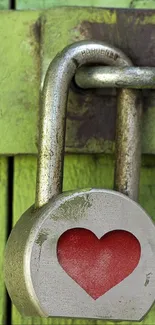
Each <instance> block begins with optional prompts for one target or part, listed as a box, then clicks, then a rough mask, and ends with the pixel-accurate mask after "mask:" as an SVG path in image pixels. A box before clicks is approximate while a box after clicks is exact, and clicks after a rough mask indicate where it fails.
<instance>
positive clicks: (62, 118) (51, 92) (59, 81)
mask: <svg viewBox="0 0 155 325" xmlns="http://www.w3.org/2000/svg"><path fill="white" fill-rule="evenodd" d="M88 63H91V64H97V63H98V64H104V65H111V66H122V67H125V66H131V65H132V62H131V61H130V59H129V58H128V57H127V56H126V55H125V54H124V53H123V52H122V51H120V50H118V49H116V48H115V47H113V46H110V45H108V44H106V43H102V42H98V41H81V42H77V43H74V44H72V45H70V46H68V47H66V48H65V49H64V50H63V51H62V52H61V53H58V55H57V56H56V57H55V58H54V60H53V61H52V62H51V63H50V65H49V67H48V70H47V73H46V76H45V81H44V86H43V92H42V107H41V112H40V128H39V148H38V149H39V154H38V169H37V186H36V201H35V207H36V208H39V207H41V206H43V205H44V204H46V203H47V202H48V201H49V199H51V198H52V197H54V196H56V195H58V194H59V193H61V191H62V175H63V159H64V145H65V128H66V108H67V99H68V92H69V87H70V83H71V80H72V78H73V76H74V75H75V72H76V70H77V69H78V68H79V67H80V66H82V65H84V64H88ZM129 91H130V96H132V90H125V92H126V93H127V92H129ZM134 98H135V96H134ZM130 114H131V112H130V110H129V115H130ZM128 117H129V119H130V116H128ZM136 127H137V126H135V127H133V128H132V131H133V132H134V136H135V131H134V130H136ZM133 129H134V130H133ZM136 132H137V133H136V136H138V137H139V130H138V131H136ZM133 146H134V143H133ZM133 150H134V149H133ZM135 160H137V161H138V166H139V153H138V155H137V156H136V157H135ZM135 160H134V162H135ZM136 164H137V162H136ZM116 170H118V168H117V166H116ZM116 175H118V172H116ZM132 177H133V178H134V177H135V175H132ZM116 183H117V182H116ZM136 191H137V190H136ZM130 196H132V195H130Z"/></svg>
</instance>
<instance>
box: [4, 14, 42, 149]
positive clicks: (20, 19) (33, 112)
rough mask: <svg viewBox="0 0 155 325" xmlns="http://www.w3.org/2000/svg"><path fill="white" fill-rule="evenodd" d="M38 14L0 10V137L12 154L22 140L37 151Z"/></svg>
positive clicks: (5, 147)
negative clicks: (0, 90)
mask: <svg viewBox="0 0 155 325" xmlns="http://www.w3.org/2000/svg"><path fill="white" fill-rule="evenodd" d="M38 17H39V12H38V11H29V12H28V11H26V12H24V11H23V12H22V13H19V12H17V11H0V39H1V44H3V46H0V58H1V60H0V84H1V89H3V91H2V92H1V96H0V112H1V118H0V137H1V138H3V141H0V147H2V148H3V150H4V151H3V154H6V150H7V149H9V151H10V154H11V153H13V152H14V150H16V149H17V147H16V144H17V142H18V143H19V145H21V144H22V143H23V149H24V152H25V150H26V147H25V142H26V143H27V148H31V147H32V146H34V148H35V150H36V146H35V141H36V140H35V136H36V126H37V109H38V107H39V86H40V62H39V43H38V34H37V31H38V30H37V19H38ZM30 120H32V121H33V123H30ZM34 127H35V130H34ZM23 130H24V132H23ZM1 132H2V133H1ZM28 134H29V135H30V137H28ZM26 139H27V140H28V142H27V140H26ZM18 149H19V147H18ZM18 149H17V152H20V151H18ZM0 154H2V151H1V150H0Z"/></svg>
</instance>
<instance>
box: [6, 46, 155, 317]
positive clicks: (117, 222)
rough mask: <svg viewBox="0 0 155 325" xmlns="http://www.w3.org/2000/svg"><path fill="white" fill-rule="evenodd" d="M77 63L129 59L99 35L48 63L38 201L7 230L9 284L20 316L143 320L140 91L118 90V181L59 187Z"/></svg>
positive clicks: (152, 261) (146, 228)
mask: <svg viewBox="0 0 155 325" xmlns="http://www.w3.org/2000/svg"><path fill="white" fill-rule="evenodd" d="M84 64H102V65H103V64H104V65H112V66H131V65H132V62H131V61H130V59H129V58H128V57H127V56H126V55H125V54H124V53H123V52H122V51H120V50H118V49H116V48H114V47H113V46H110V45H107V44H106V43H102V42H98V41H81V42H77V43H75V44H72V45H70V46H68V47H67V48H65V49H64V50H63V51H62V52H61V53H59V54H58V55H57V56H56V57H55V59H54V60H53V61H52V62H51V63H50V65H49V68H48V71H47V73H46V77H45V81H44V88H43V98H42V109H41V113H40V116H41V118H40V140H39V155H38V169H37V186H36V201H35V204H34V205H33V206H32V207H30V208H29V209H28V210H27V211H26V212H25V213H24V214H23V215H22V217H21V218H20V219H19V221H18V222H17V224H16V225H15V227H14V228H13V230H12V232H11V234H10V237H9V239H8V242H7V247H6V252H5V263H4V264H5V265H4V271H5V282H6V287H7V290H8V292H9V295H10V297H11V299H12V302H13V303H14V304H15V306H16V307H17V309H18V310H19V312H20V313H21V314H24V315H27V316H34V315H39V316H43V317H52V316H53V317H55V316H59V317H72V318H74V317H75V318H92V319H93V318H94V319H112V320H140V319H142V317H143V316H144V315H145V314H146V313H147V312H148V310H149V309H150V307H151V305H152V304H153V302H154V298H155V228H154V225H153V222H152V221H151V219H150V217H149V216H148V215H147V213H146V212H145V211H144V210H143V209H142V208H141V207H140V206H139V205H138V204H137V203H136V202H135V201H136V200H137V196H138V183H139V169H140V156H141V151H140V125H141V111H142V108H141V99H140V97H139V94H138V92H137V91H135V90H130V89H122V90H120V93H119V95H118V113H117V117H118V118H117V130H116V168H115V186H114V188H115V190H106V189H85V190H78V191H71V192H64V193H62V175H63V157H64V140H65V121H66V106H67V95H68V91H69V85H70V82H71V80H72V78H73V77H74V75H75V72H76V70H77V69H78V67H80V66H81V65H84ZM120 192H121V193H120ZM125 194H126V195H125Z"/></svg>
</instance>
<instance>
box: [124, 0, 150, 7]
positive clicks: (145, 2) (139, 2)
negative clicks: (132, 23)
mask: <svg viewBox="0 0 155 325" xmlns="http://www.w3.org/2000/svg"><path fill="white" fill-rule="evenodd" d="M130 8H135V9H136V8H143V9H155V1H154V0H131V2H130Z"/></svg>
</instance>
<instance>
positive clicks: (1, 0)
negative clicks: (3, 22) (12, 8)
mask: <svg viewBox="0 0 155 325" xmlns="http://www.w3.org/2000/svg"><path fill="white" fill-rule="evenodd" d="M9 4H10V1H9V0H0V10H3V9H8V8H9Z"/></svg>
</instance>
